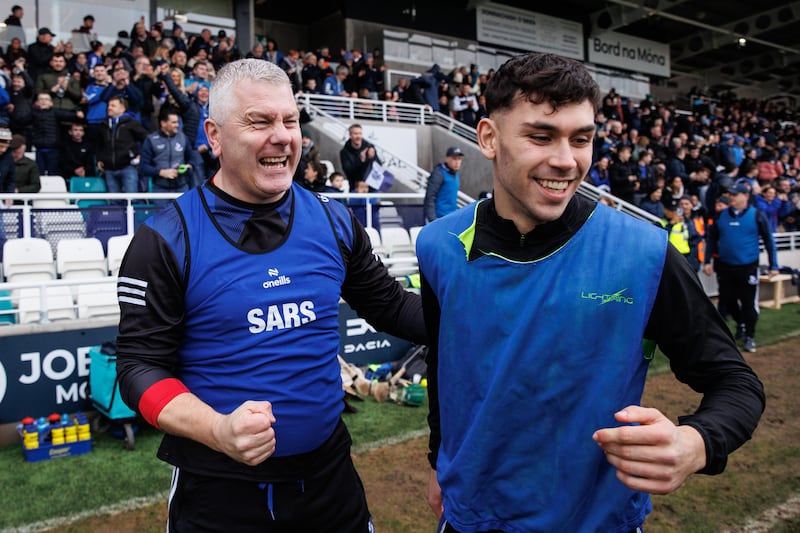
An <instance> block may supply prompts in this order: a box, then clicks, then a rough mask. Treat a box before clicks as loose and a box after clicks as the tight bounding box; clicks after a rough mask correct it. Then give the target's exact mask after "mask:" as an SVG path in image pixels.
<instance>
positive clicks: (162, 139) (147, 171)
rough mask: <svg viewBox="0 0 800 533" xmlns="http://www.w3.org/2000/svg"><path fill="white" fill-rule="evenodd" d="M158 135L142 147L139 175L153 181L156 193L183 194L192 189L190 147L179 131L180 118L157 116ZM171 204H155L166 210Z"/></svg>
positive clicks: (165, 111)
mask: <svg viewBox="0 0 800 533" xmlns="http://www.w3.org/2000/svg"><path fill="white" fill-rule="evenodd" d="M158 126H159V128H158V131H155V132H153V133H151V134H150V135H148V136H147V138H146V139H145V141H144V143H143V144H142V160H141V163H140V164H139V173H140V174H141V175H142V176H145V177H148V178H150V179H151V180H152V184H153V187H152V191H153V192H174V193H181V192H186V191H188V190H189V187H190V186H192V185H193V181H194V179H193V177H192V175H193V173H192V169H191V166H192V165H191V155H190V154H191V151H192V148H191V145H190V144H189V142H188V140H187V138H186V135H184V134H183V133H182V132H181V131H180V121H179V120H178V114H177V113H176V112H175V111H174V110H171V109H168V108H165V109H162V110H161V111H160V112H159V114H158ZM168 202H169V200H155V204H156V207H163V206H164V205H166V204H167V203H168Z"/></svg>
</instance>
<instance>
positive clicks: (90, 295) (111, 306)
mask: <svg viewBox="0 0 800 533" xmlns="http://www.w3.org/2000/svg"><path fill="white" fill-rule="evenodd" d="M77 303H78V318H106V317H107V318H118V317H119V301H118V300H117V284H116V283H92V284H87V285H81V286H80V287H78V302H77Z"/></svg>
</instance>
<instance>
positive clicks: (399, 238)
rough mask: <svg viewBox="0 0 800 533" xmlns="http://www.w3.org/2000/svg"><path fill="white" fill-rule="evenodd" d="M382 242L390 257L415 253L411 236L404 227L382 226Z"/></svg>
mask: <svg viewBox="0 0 800 533" xmlns="http://www.w3.org/2000/svg"><path fill="white" fill-rule="evenodd" d="M381 243H382V244H383V247H384V248H385V249H386V252H387V254H388V255H389V257H395V256H397V255H414V247H413V246H412V245H411V237H410V236H409V234H408V232H407V231H406V229H405V228H403V227H397V226H389V227H383V226H381Z"/></svg>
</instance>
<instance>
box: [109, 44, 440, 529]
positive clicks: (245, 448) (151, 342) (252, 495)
mask: <svg viewBox="0 0 800 533" xmlns="http://www.w3.org/2000/svg"><path fill="white" fill-rule="evenodd" d="M209 105H210V111H209V118H208V119H207V120H206V121H205V132H206V135H207V137H208V141H209V145H210V147H211V149H212V151H213V153H214V155H215V156H217V157H218V158H219V162H220V169H219V171H218V172H217V173H216V174H215V175H214V176H213V177H212V178H211V179H209V180H207V181H206V182H205V183H204V184H203V185H202V186H201V187H197V188H194V189H192V190H190V191H189V192H187V193H185V194H183V195H182V196H181V197H179V198H178V199H177V200H176V201H174V202H173V203H172V204H171V205H169V206H168V207H167V208H165V209H164V210H163V211H161V212H160V213H158V214H157V215H155V216H154V217H153V218H151V219H149V220H148V221H146V222H145V223H144V224H143V225H142V227H141V228H140V229H139V230H138V231H137V233H136V236H135V237H134V239H133V241H132V243H131V245H130V248H129V249H128V253H127V255H126V258H125V260H124V262H123V266H122V269H121V272H120V282H119V289H118V290H119V295H120V296H119V301H120V308H121V313H122V314H121V320H120V329H119V337H118V338H117V348H118V354H119V359H118V373H119V376H120V388H121V391H122V395H123V398H124V400H125V402H126V403H127V404H128V405H130V406H131V407H134V408H135V409H136V410H137V411H138V412H139V413H141V415H142V416H143V417H144V418H145V420H147V421H148V422H149V423H151V424H153V425H154V426H156V427H158V428H160V429H162V430H163V431H164V432H165V436H164V440H163V442H162V444H161V448H160V450H159V452H158V455H159V457H160V458H161V459H163V460H165V461H167V462H168V463H170V464H172V465H173V466H174V475H173V481H172V488H171V491H170V502H169V523H168V526H169V530H170V531H197V530H203V531H237V532H238V531H330V532H343V531H348V532H365V533H366V532H368V531H372V523H371V518H370V514H369V510H368V508H367V503H366V498H365V496H364V490H363V487H362V485H361V481H360V479H359V477H358V475H357V474H356V472H355V470H354V468H353V464H352V461H351V459H350V443H351V441H350V436H349V434H348V432H347V428H346V427H345V425H344V424H343V423H342V421H341V417H340V415H341V412H342V408H343V401H342V399H343V392H342V383H341V378H340V367H339V363H338V359H337V354H338V352H339V334H338V325H339V321H338V312H339V297H340V295H341V296H342V297H344V299H345V300H346V301H347V302H348V303H349V304H350V305H351V306H352V307H353V308H355V309H356V311H357V312H358V313H359V315H360V316H362V317H364V318H365V319H366V320H368V321H369V322H370V324H372V325H373V326H374V327H376V328H377V329H379V330H383V331H387V332H389V333H391V334H394V335H399V336H402V337H405V338H408V339H410V340H413V341H415V342H422V343H424V342H426V335H425V331H424V326H423V323H422V313H421V304H420V300H419V298H418V297H417V296H416V295H413V294H411V293H409V292H406V291H404V290H403V288H402V287H401V286H400V285H399V284H398V283H397V282H396V281H395V280H394V279H393V278H392V277H391V276H390V275H389V274H388V271H387V270H386V268H385V267H384V265H383V264H382V263H381V262H380V261H379V260H378V259H376V258H375V257H374V256H373V254H372V249H371V246H370V241H369V237H368V236H367V234H366V232H365V231H364V229H363V227H362V226H361V225H360V224H359V223H358V222H357V221H356V220H355V219H354V218H353V216H352V215H351V214H350V213H349V212H348V211H347V209H346V207H345V206H344V205H343V204H341V203H339V202H332V201H329V200H328V199H327V198H325V197H324V196H321V195H317V194H314V193H312V192H310V191H306V190H304V189H302V188H301V187H299V186H297V185H296V184H293V181H292V176H293V174H294V171H295V167H296V166H297V164H298V161H299V160H300V122H299V118H300V113H299V111H298V108H297V105H296V103H295V100H294V97H293V95H292V90H291V85H290V83H289V79H288V77H287V75H286V73H285V72H283V71H282V70H281V69H280V67H277V66H276V65H274V64H272V63H269V62H267V61H263V60H260V59H244V60H240V61H236V62H233V63H231V64H229V65H227V66H226V67H224V68H223V69H221V70H220V72H219V75H218V77H217V78H216V80H215V81H214V82H213V84H212V86H211V94H210V104H209Z"/></svg>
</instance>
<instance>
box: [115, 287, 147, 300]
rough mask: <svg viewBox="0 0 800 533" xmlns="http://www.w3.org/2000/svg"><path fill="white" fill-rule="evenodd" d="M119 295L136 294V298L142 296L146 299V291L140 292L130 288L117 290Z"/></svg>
mask: <svg viewBox="0 0 800 533" xmlns="http://www.w3.org/2000/svg"><path fill="white" fill-rule="evenodd" d="M117 294H134V295H136V296H141V297H142V298H144V296H145V291H140V290H139V289H132V288H130V287H119V288H118V289H117Z"/></svg>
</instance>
